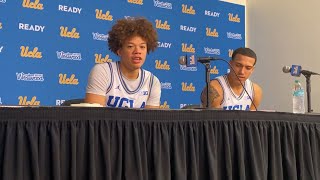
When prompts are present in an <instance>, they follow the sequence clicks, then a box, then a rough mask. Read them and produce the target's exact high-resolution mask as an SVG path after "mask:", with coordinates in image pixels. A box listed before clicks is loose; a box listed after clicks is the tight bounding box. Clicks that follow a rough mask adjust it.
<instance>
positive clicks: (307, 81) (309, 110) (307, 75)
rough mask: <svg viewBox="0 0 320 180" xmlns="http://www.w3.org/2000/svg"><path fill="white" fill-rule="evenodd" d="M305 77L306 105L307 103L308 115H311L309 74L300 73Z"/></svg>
mask: <svg viewBox="0 0 320 180" xmlns="http://www.w3.org/2000/svg"><path fill="white" fill-rule="evenodd" d="M302 74H303V75H304V76H305V77H306V83H307V84H306V86H307V103H308V113H312V112H313V110H312V109H311V80H310V77H311V74H304V73H302Z"/></svg>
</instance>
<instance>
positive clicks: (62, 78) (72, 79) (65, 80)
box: [59, 73, 79, 85]
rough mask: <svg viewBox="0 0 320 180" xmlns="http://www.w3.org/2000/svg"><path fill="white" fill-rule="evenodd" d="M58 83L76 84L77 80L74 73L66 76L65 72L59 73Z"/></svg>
mask: <svg viewBox="0 0 320 180" xmlns="http://www.w3.org/2000/svg"><path fill="white" fill-rule="evenodd" d="M59 84H66V85H78V84H79V80H78V79H77V78H76V75H75V74H71V76H70V77H69V78H68V77H67V74H61V73H60V74H59Z"/></svg>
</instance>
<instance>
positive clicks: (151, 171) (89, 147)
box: [0, 107, 320, 180]
mask: <svg viewBox="0 0 320 180" xmlns="http://www.w3.org/2000/svg"><path fill="white" fill-rule="evenodd" d="M0 179H10V180H11V179H23V180H29V179H30V180H31V179H32V180H49V179H57V180H64V179H68V180H69V179H72V180H82V179H83V180H87V179H90V180H100V179H104V180H106V179H112V180H123V179H139V180H140V179H142V180H143V179H146V180H147V179H148V180H153V179H156V180H157V179H159V180H162V179H163V180H169V179H172V180H174V179H179V180H180V179H182V180H186V179H192V180H193V179H196V180H204V179H213V180H226V179H229V180H231V179H232V180H233V179H234V180H245V179H246V180H249V179H254V180H271V179H272V180H273V179H276V180H278V179H290V180H292V179H293V180H298V179H299V180H300V179H305V180H311V179H320V115H312V114H304V115H301V114H291V113H284V112H245V111H216V110H139V109H113V108H94V107H19V108H16V107H0Z"/></svg>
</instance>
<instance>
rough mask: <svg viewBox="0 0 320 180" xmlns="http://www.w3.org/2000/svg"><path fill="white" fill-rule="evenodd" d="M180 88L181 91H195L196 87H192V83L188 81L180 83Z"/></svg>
mask: <svg viewBox="0 0 320 180" xmlns="http://www.w3.org/2000/svg"><path fill="white" fill-rule="evenodd" d="M181 89H182V91H188V92H195V91H196V87H194V86H193V84H192V83H190V84H189V85H188V83H186V82H182V83H181Z"/></svg>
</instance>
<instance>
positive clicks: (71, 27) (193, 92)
mask: <svg viewBox="0 0 320 180" xmlns="http://www.w3.org/2000/svg"><path fill="white" fill-rule="evenodd" d="M135 16H144V17H146V18H147V19H148V20H150V21H151V22H152V23H153V24H154V26H155V27H156V28H157V31H158V35H159V42H158V46H159V47H158V49H157V50H156V51H155V52H153V53H150V54H149V55H148V56H147V60H146V62H145V65H144V66H143V68H144V69H146V70H149V71H151V72H153V73H154V74H155V75H156V76H157V77H158V78H159V80H160V82H161V87H162V97H161V107H162V108H181V107H183V106H184V105H186V104H199V103H200V100H199V96H200V93H201V90H202V89H203V87H204V86H205V72H204V67H203V65H202V64H193V65H192V64H190V66H185V65H179V64H178V59H179V57H180V56H183V55H188V57H191V56H192V55H195V56H196V57H197V56H216V57H221V58H224V59H226V60H229V59H230V57H231V54H232V52H233V50H234V49H236V48H238V47H243V46H244V45H245V6H243V5H236V4H232V3H227V2H222V1H218V0H202V1H193V0H163V1H160V0H153V1H151V0H148V1H146V0H107V1H96V0H91V1H87V0H82V1H67V0H60V1H43V0H19V1H6V0H0V67H1V71H0V76H1V77H2V78H1V88H0V104H2V105H36V106H37V105H41V106H52V105H60V104H61V103H62V102H63V101H64V100H67V99H73V98H83V97H84V95H85V87H86V84H87V77H88V74H89V72H90V70H91V68H92V67H93V66H94V64H95V63H104V62H107V61H117V60H118V57H117V56H116V55H114V54H113V53H111V52H110V51H109V50H108V47H107V39H108V34H107V32H108V31H109V30H110V28H111V26H112V25H113V24H114V23H115V22H116V20H117V19H120V18H130V17H135ZM211 65H212V70H211V78H214V77H216V76H218V75H222V74H225V73H227V72H228V65H227V64H226V63H225V62H223V61H221V62H217V61H215V62H212V64H211Z"/></svg>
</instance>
